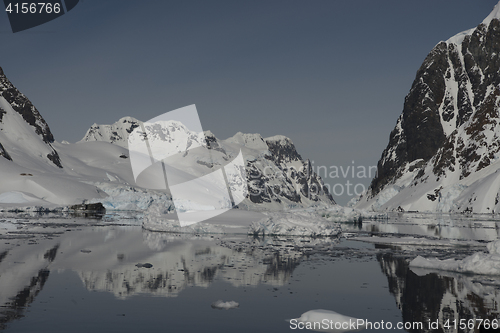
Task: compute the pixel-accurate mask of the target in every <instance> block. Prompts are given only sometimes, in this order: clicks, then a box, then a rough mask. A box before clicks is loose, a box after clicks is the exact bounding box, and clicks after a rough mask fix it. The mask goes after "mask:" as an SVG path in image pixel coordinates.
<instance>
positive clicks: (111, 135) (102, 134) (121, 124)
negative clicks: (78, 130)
mask: <svg viewBox="0 0 500 333" xmlns="http://www.w3.org/2000/svg"><path fill="white" fill-rule="evenodd" d="M137 127H139V121H138V120H137V119H135V118H133V117H123V118H121V119H120V120H118V121H117V122H115V123H114V124H112V125H98V124H95V123H94V125H92V126H90V128H89V130H88V131H87V133H86V134H85V136H84V137H83V139H82V140H80V142H85V141H104V142H109V143H114V144H116V145H119V146H121V147H124V148H127V138H128V135H129V134H130V133H132V131H133V130H134V129H135V128H137Z"/></svg>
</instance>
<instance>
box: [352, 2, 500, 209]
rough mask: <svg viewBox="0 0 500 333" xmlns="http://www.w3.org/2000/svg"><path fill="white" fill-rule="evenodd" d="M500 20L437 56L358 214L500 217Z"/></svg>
mask: <svg viewBox="0 0 500 333" xmlns="http://www.w3.org/2000/svg"><path fill="white" fill-rule="evenodd" d="M499 19H500V3H499V4H497V5H496V6H495V8H494V9H493V11H492V12H491V13H490V14H489V15H488V16H487V17H486V18H485V19H484V21H483V22H482V23H481V24H479V25H478V26H477V27H476V28H473V29H470V30H467V31H464V32H461V33H459V34H457V35H455V36H453V37H451V38H450V39H448V40H447V41H442V42H439V43H438V44H437V45H436V46H435V47H434V48H433V49H432V50H431V52H430V53H429V54H428V56H427V57H426V58H425V60H424V62H423V64H422V66H421V67H420V69H419V70H418V71H417V75H416V78H415V80H414V82H413V85H412V87H411V90H410V92H409V93H408V95H407V96H406V98H405V103H404V107H403V112H402V114H401V115H400V117H399V118H398V120H397V123H396V127H395V128H394V130H393V131H392V132H391V134H390V139H389V144H388V145H387V148H386V149H385V150H384V152H383V153H382V157H381V158H380V160H379V162H378V172H377V176H376V177H375V178H374V179H373V181H372V183H371V185H370V187H369V189H368V190H367V192H366V193H365V194H363V195H362V196H361V198H360V199H359V201H358V202H357V203H356V205H355V207H357V208H369V209H374V210H400V211H432V212H475V213H492V212H500V173H499V172H497V171H498V169H499V168H500V161H499V157H500V113H499V111H500V20H499Z"/></svg>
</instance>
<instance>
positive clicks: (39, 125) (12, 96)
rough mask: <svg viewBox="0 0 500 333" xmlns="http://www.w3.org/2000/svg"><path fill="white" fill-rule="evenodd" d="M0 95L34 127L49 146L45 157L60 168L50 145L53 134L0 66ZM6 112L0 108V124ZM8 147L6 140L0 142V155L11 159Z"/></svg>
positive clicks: (57, 156) (54, 151)
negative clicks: (48, 151) (2, 143)
mask: <svg viewBox="0 0 500 333" xmlns="http://www.w3.org/2000/svg"><path fill="white" fill-rule="evenodd" d="M0 96H2V97H3V98H4V99H5V100H6V101H7V102H8V103H9V104H10V106H11V107H12V109H13V110H14V111H15V112H17V113H19V115H21V117H22V118H23V119H24V121H25V122H26V123H27V124H28V125H29V126H31V127H32V128H33V129H34V131H35V133H36V134H37V135H38V136H39V137H40V139H41V141H43V142H44V143H45V144H46V145H47V146H48V147H49V148H50V150H51V152H50V153H49V154H47V155H46V158H47V159H49V160H50V161H51V162H52V163H53V164H54V165H56V166H57V167H59V168H62V164H61V160H60V158H59V154H58V153H57V151H56V150H55V149H54V147H52V145H51V143H53V142H54V136H53V135H52V132H51V131H50V128H49V125H48V124H47V123H46V122H45V120H44V119H43V117H42V116H41V115H40V113H39V112H38V110H37V109H36V108H35V106H34V105H33V104H32V103H31V102H30V100H29V99H28V98H27V97H26V96H25V95H24V94H23V93H21V92H20V91H19V90H18V89H17V88H16V87H14V85H13V84H12V83H11V82H10V81H9V79H8V78H7V77H6V76H5V73H4V71H3V69H2V68H0ZM6 113H7V111H6V110H3V109H0V126H1V125H2V121H3V119H4V116H5V114H6ZM8 149H9V147H8V146H7V143H6V142H4V145H1V144H0V156H3V157H5V158H6V159H8V160H11V161H12V157H11V155H9V153H8V152H7V151H8Z"/></svg>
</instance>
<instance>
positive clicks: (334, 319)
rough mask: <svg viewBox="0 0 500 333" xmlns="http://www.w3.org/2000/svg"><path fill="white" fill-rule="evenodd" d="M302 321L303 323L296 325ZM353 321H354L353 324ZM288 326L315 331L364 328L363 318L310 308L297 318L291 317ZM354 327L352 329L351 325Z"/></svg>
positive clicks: (339, 331)
mask: <svg viewBox="0 0 500 333" xmlns="http://www.w3.org/2000/svg"><path fill="white" fill-rule="evenodd" d="M298 323H302V324H303V325H300V326H299V325H297V324H298ZM353 323H356V324H355V325H354V324H353ZM290 326H291V327H292V328H293V327H296V328H299V327H305V328H306V329H308V330H312V331H316V332H338V333H341V332H350V331H357V330H362V329H364V328H365V324H364V320H363V319H358V318H354V317H349V316H346V315H343V314H340V313H338V312H335V311H330V310H323V309H317V310H310V311H307V312H304V313H303V314H302V315H301V316H300V317H299V318H295V319H291V320H290ZM354 326H355V327H356V329H352V327H354Z"/></svg>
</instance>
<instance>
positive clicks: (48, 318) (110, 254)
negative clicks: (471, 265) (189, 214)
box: [0, 216, 500, 332]
mask: <svg viewBox="0 0 500 333" xmlns="http://www.w3.org/2000/svg"><path fill="white" fill-rule="evenodd" d="M405 219H408V216H406V217H405ZM405 219H401V217H398V218H396V219H393V220H388V221H384V222H383V223H379V222H377V223H371V222H368V223H363V225H357V226H353V225H345V226H344V227H345V229H346V230H349V235H350V237H353V238H349V239H345V238H341V239H307V238H286V237H283V238H266V239H254V238H247V237H223V238H219V237H218V236H215V237H210V236H206V237H199V236H198V237H196V236H188V235H175V234H163V233H151V232H147V231H144V230H142V229H141V228H140V226H137V225H134V224H135V223H134V222H130V221H125V222H126V223H122V222H124V221H121V222H120V223H118V224H116V222H115V224H114V225H107V224H109V223H107V222H103V221H93V222H90V223H89V222H88V221H87V222H86V221H85V220H78V221H76V220H75V221H73V220H71V221H69V220H68V221H67V220H61V219H59V220H51V224H50V227H45V228H44V227H42V226H41V227H39V228H38V229H36V228H34V227H33V221H32V220H16V219H11V220H8V221H6V220H4V221H3V222H4V225H3V227H4V229H5V228H10V229H9V230H11V231H13V232H15V233H14V234H12V233H10V234H8V235H6V234H5V235H4V236H3V238H2V239H0V302H1V304H2V307H1V310H0V321H1V322H2V323H3V326H2V328H3V330H4V331H5V332H90V331H92V332H164V331H169V332H297V331H306V330H292V329H291V328H290V322H289V321H287V319H291V318H297V317H300V315H301V314H302V313H304V312H307V311H309V310H314V309H325V310H331V311H336V312H338V313H341V314H343V315H348V316H352V317H356V318H361V319H366V320H368V321H370V322H372V323H380V322H381V321H382V320H383V321H384V323H387V322H390V323H391V324H392V325H393V326H396V324H397V323H398V322H407V323H417V322H422V323H423V328H416V329H409V330H406V331H411V332H424V331H429V332H430V331H434V332H440V331H441V332H457V331H460V332H462V331H463V332H473V331H474V330H468V329H466V330H455V329H453V327H452V328H450V329H444V328H442V327H441V328H440V329H438V330H430V329H428V322H429V321H430V322H435V321H436V320H437V321H439V322H440V323H442V322H443V321H444V320H446V319H451V320H453V319H459V318H466V319H470V318H480V319H493V318H499V308H498V304H499V303H500V278H497V277H488V278H486V277H478V276H467V275H460V274H454V273H444V272H430V271H422V270H418V271H412V270H411V269H409V268H408V261H409V259H413V258H414V257H415V256H416V255H417V254H423V255H436V256H441V257H450V256H453V257H463V256H466V255H468V254H470V253H472V252H474V251H478V250H481V248H479V247H477V244H476V247H472V248H469V247H450V248H443V247H442V246H441V247H439V248H432V247H425V246H424V247H412V248H409V247H404V246H403V247H401V246H399V247H391V246H387V245H384V246H381V245H377V246H375V245H373V244H370V243H366V242H359V241H356V240H355V239H356V236H357V235H363V236H366V235H377V236H387V235H391V236H394V235H396V236H398V235H402V236H407V235H412V234H413V235H417V236H419V237H423V236H425V237H428V238H429V239H435V238H453V239H473V240H479V241H483V240H491V239H496V238H497V230H498V228H497V222H495V221H475V222H474V221H472V222H471V221H465V222H464V221H463V220H456V219H451V220H446V219H445V220H441V221H439V220H438V218H434V219H432V217H429V216H426V217H425V218H421V216H420V217H419V216H414V217H412V218H411V219H410V220H405ZM469 222H471V223H472V224H470V223H469ZM85 224H91V225H90V226H88V225H85ZM9 225H10V226H9ZM28 225H29V227H27V226H28ZM375 228H377V230H373V229H375ZM410 229H412V230H413V231H412V230H410ZM422 230H424V231H422ZM435 230H441V231H438V232H437V233H436V231H435ZM426 232H427V234H426ZM430 233H432V234H430ZM12 235H15V237H13V236H12ZM7 237H8V238H7ZM479 246H480V244H479ZM217 300H223V301H235V302H238V303H239V307H238V308H235V309H229V310H220V309H215V308H212V306H211V305H212V304H213V303H214V302H215V301H217ZM415 325H416V324H415ZM370 331H371V332H380V331H383V330H380V329H379V330H375V329H372V330H365V332H370ZM391 331H394V332H403V331H405V330H398V329H392V330H391Z"/></svg>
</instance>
